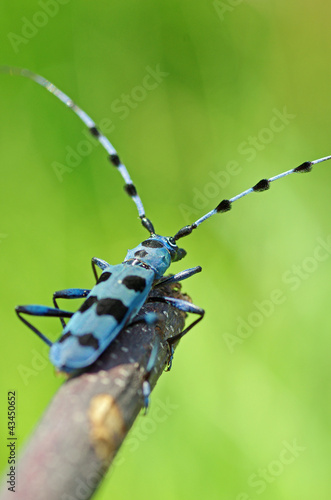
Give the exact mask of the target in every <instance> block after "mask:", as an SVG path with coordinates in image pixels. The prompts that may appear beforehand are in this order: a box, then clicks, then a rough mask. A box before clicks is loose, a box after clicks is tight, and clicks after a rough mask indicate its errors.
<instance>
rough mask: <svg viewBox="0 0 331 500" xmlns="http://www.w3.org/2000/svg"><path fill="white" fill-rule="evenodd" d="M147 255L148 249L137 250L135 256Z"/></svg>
mask: <svg viewBox="0 0 331 500" xmlns="http://www.w3.org/2000/svg"><path fill="white" fill-rule="evenodd" d="M146 255H148V252H146V250H137V252H135V253H134V256H135V257H146Z"/></svg>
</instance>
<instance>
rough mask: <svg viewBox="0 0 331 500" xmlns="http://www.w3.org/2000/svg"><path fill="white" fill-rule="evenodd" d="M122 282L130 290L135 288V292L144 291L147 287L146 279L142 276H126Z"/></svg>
mask: <svg viewBox="0 0 331 500" xmlns="http://www.w3.org/2000/svg"><path fill="white" fill-rule="evenodd" d="M122 284H123V285H124V286H126V288H128V289H129V290H134V291H135V292H143V291H144V290H145V288H146V280H145V278H141V277H140V276H134V275H130V276H126V277H125V278H124V280H123V281H122Z"/></svg>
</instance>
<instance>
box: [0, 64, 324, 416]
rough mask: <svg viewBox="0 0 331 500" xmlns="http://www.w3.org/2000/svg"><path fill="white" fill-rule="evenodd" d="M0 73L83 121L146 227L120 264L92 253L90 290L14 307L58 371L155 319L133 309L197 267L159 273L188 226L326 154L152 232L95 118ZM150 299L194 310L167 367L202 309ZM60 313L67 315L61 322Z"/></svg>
mask: <svg viewBox="0 0 331 500" xmlns="http://www.w3.org/2000/svg"><path fill="white" fill-rule="evenodd" d="M0 73H7V74H14V75H20V76H24V77H26V78H29V79H31V80H33V81H34V82H36V83H38V84H39V85H41V86H43V87H44V88H45V89H46V90H48V91H49V92H51V93H52V94H54V95H55V96H56V97H57V98H58V99H60V101H62V102H63V103H64V104H65V105H66V106H68V107H69V108H71V109H72V110H73V111H74V113H76V115H78V117H79V118H80V119H81V120H82V121H83V122H84V123H85V125H86V126H87V127H88V129H89V131H90V133H91V134H92V135H93V136H94V137H96V138H97V139H98V141H99V142H100V143H101V145H102V146H103V147H104V149H105V150H106V151H107V153H108V158H109V160H110V162H111V164H112V165H113V166H114V167H115V168H116V169H117V170H118V171H119V173H120V174H121V175H122V177H123V179H124V182H125V186H124V189H125V191H126V192H127V194H128V195H129V196H130V197H131V198H132V199H133V201H134V203H135V204H136V207H137V209H138V214H139V217H140V220H141V223H142V225H143V227H144V228H145V229H147V230H148V231H149V233H150V236H149V237H148V238H147V239H146V240H144V241H143V242H142V243H140V244H139V245H138V246H137V247H136V248H133V249H132V250H129V251H128V253H127V255H126V257H125V259H124V261H123V262H122V263H121V264H118V265H110V264H108V263H107V262H106V261H104V260H102V259H98V258H96V257H93V258H92V267H93V272H94V275H95V277H96V280H97V283H96V285H95V286H94V287H93V288H92V289H91V290H87V289H85V288H83V289H82V288H69V289H66V290H60V291H58V292H55V293H54V295H53V302H54V306H55V307H47V306H41V305H26V306H18V307H16V312H17V314H18V316H19V318H20V319H21V320H22V321H23V323H25V324H26V325H27V326H28V327H29V328H30V329H31V330H33V331H34V332H35V333H36V334H37V335H38V336H39V337H40V338H41V339H42V340H43V341H44V342H45V343H46V344H47V345H49V346H50V353H49V356H50V360H51V362H52V363H53V365H55V367H56V368H58V369H59V370H60V371H64V372H67V373H71V372H74V371H76V370H80V369H84V368H85V367H87V366H89V365H91V364H92V363H93V362H94V361H95V360H96V359H98V357H99V356H100V355H101V353H102V352H103V351H104V350H105V349H106V348H107V347H108V346H109V345H110V344H111V342H112V341H113V340H114V339H115V337H116V336H117V335H118V334H119V332H120V331H121V330H122V329H123V328H124V327H125V326H128V325H130V324H132V323H134V322H137V321H143V322H146V323H148V324H151V323H153V322H155V321H157V319H158V317H157V315H156V314H155V313H147V314H145V315H144V316H139V315H138V314H139V311H140V310H141V308H142V306H143V305H144V303H145V302H146V300H147V296H148V294H149V292H150V291H151V289H152V288H153V287H157V286H159V285H160V284H164V283H176V282H179V281H182V280H185V279H186V278H189V277H190V276H193V275H194V274H196V273H198V272H200V271H201V267H200V266H197V267H194V268H191V269H186V270H185V271H181V272H179V273H177V274H175V275H172V276H168V277H164V274H165V272H166V271H167V270H168V268H169V266H170V264H171V262H176V261H179V260H181V259H182V258H183V257H185V255H186V251H185V250H184V249H183V248H179V247H178V245H177V241H178V240H179V239H180V238H183V237H184V236H188V235H189V234H191V232H192V231H193V230H194V229H196V228H197V227H198V226H199V225H200V224H201V223H202V222H204V221H205V220H206V219H208V218H209V217H211V216H212V215H214V214H217V213H223V212H227V211H229V210H230V209H231V205H232V204H233V203H234V202H235V201H237V200H238V199H240V198H242V197H244V196H246V195H248V194H250V193H253V192H259V191H265V190H267V189H269V187H270V183H271V182H273V181H276V180H278V179H280V178H282V177H285V176H287V175H290V174H292V173H297V172H309V171H310V170H311V169H312V166H313V165H315V164H316V163H320V162H323V161H325V160H329V159H331V156H326V157H324V158H319V159H317V160H314V161H307V162H304V163H302V164H301V165H299V166H298V167H296V168H293V169H291V170H288V171H286V172H283V173H281V174H279V175H276V176H274V177H271V178H270V179H262V180H261V181H259V182H258V183H257V184H255V185H254V186H253V187H251V188H249V189H247V190H246V191H243V192H242V193H240V194H238V195H237V196H234V197H233V198H230V199H226V200H223V201H221V202H220V203H219V204H218V205H217V207H216V208H214V209H213V210H211V211H210V212H208V213H207V214H205V215H203V216H202V217H201V218H199V219H198V220H197V221H195V222H193V224H190V225H187V226H184V227H183V228H181V229H180V230H179V231H178V232H177V233H176V234H175V235H174V236H171V237H168V236H161V235H159V234H156V233H155V230H154V226H153V224H152V222H151V221H150V219H148V218H147V217H146V215H145V210H144V207H143V204H142V201H141V199H140V197H139V195H138V193H137V190H136V188H135V186H134V184H133V182H132V180H131V177H130V175H129V173H128V171H127V169H126V167H125V166H124V164H123V163H122V162H121V160H120V158H119V156H118V154H117V152H116V150H115V149H114V147H113V146H112V144H111V143H110V142H109V140H108V139H107V138H106V137H105V136H104V135H103V134H102V133H101V132H100V131H99V129H98V128H97V126H96V124H95V122H94V121H93V120H92V119H91V118H90V117H89V116H88V115H87V114H86V113H85V112H84V111H83V110H82V109H81V108H79V107H78V106H77V105H76V104H75V103H74V102H73V101H72V100H71V99H70V98H69V97H68V96H67V95H66V94H64V93H63V92H62V91H61V90H59V89H58V88H57V87H55V85H53V84H52V83H51V82H49V81H48V80H46V79H45V78H43V77H42V76H40V75H37V74H35V73H32V72H31V71H29V70H26V69H20V68H13V67H7V66H5V67H0ZM96 266H97V267H99V268H100V269H101V271H102V273H101V275H100V277H99V278H98V277H97V273H96ZM60 298H61V299H78V298H85V299H86V300H85V301H84V302H83V304H82V305H81V307H80V308H79V309H78V311H77V312H75V313H73V312H70V311H66V310H63V309H60V308H59V306H58V304H57V300H58V299H60ZM152 300H158V301H161V302H165V303H167V304H171V305H172V306H173V307H175V308H177V309H179V310H181V311H184V312H186V313H194V314H197V315H198V316H199V317H198V318H197V319H196V320H195V321H193V322H192V323H191V324H190V325H189V326H188V327H186V328H185V329H184V330H183V331H182V332H180V333H178V334H177V335H174V336H173V337H170V338H168V339H167V341H168V345H169V348H170V353H169V361H168V369H170V367H171V362H172V356H173V345H174V344H175V343H176V342H177V341H178V340H179V339H181V338H182V337H183V336H184V335H185V334H186V333H187V332H188V331H189V330H191V328H192V327H193V326H194V325H196V324H197V323H198V322H199V321H201V319H202V318H203V316H204V310H203V309H202V308H200V307H198V306H196V305H194V304H191V303H190V302H188V301H185V300H180V299H176V298H172V297H158V298H153V299H152ZM22 314H24V315H31V316H52V317H59V318H60V321H61V324H62V326H63V331H62V334H61V336H60V338H59V339H58V340H57V341H56V342H51V341H50V340H49V339H48V338H47V337H46V336H45V335H44V334H43V333H41V332H40V331H39V330H38V329H37V328H36V327H35V326H33V325H32V324H31V323H30V322H29V321H27V320H26V319H25V318H24V317H23V316H22ZM64 318H70V319H69V321H68V323H67V324H66V323H65V321H64ZM155 358H156V350H155V349H153V350H152V352H151V355H150V358H149V361H148V363H147V367H146V373H147V375H148V374H149V373H150V372H151V370H152V369H153V366H154V363H155ZM149 393H150V387H149V382H148V376H147V377H146V380H145V382H144V385H143V395H144V403H145V407H147V405H148V396H149Z"/></svg>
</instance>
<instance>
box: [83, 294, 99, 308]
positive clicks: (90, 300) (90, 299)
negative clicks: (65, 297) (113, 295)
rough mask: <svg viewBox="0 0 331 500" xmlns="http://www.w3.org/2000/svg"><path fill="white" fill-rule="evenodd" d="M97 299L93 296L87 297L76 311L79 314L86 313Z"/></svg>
mask: <svg viewBox="0 0 331 500" xmlns="http://www.w3.org/2000/svg"><path fill="white" fill-rule="evenodd" d="M97 300H98V299H97V297H96V296H95V295H91V296H90V297H88V298H87V299H86V300H85V302H84V303H83V304H82V305H81V306H80V308H79V309H78V310H79V311H80V312H84V311H87V310H88V309H89V308H90V307H92V306H93V304H94V302H96V301H97Z"/></svg>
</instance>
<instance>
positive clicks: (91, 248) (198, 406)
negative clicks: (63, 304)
mask: <svg viewBox="0 0 331 500" xmlns="http://www.w3.org/2000/svg"><path fill="white" fill-rule="evenodd" d="M43 5H44V6H43ZM53 8H55V10H58V12H57V13H56V14H55V15H54V14H52V16H51V14H48V15H46V22H44V21H45V15H43V14H40V12H45V4H43V3H42V2H41V1H39V2H35V1H30V2H29V4H28V5H27V2H24V1H22V0H17V1H16V2H15V3H9V2H3V3H2V4H1V7H0V14H1V15H0V26H1V58H0V63H1V64H7V65H15V66H22V67H27V68H29V69H31V70H33V71H36V72H38V73H40V74H42V75H44V76H45V77H46V78H48V79H50V80H51V81H53V82H54V83H55V84H56V85H58V86H59V87H60V88H61V89H62V90H64V91H65V92H66V93H68V94H69V95H70V96H71V97H72V98H73V99H74V100H76V101H77V103H78V104H80V105H81V106H82V107H83V109H85V110H86V111H87V112H88V113H90V114H91V115H92V116H93V117H94V119H95V120H96V121H97V123H99V122H100V121H101V120H103V119H108V120H111V121H112V124H113V131H112V133H111V134H110V138H111V140H112V142H113V144H114V145H115V147H116V148H117V150H118V151H119V153H120V155H121V157H122V158H123V160H124V162H125V164H126V165H127V166H128V168H129V171H130V173H131V175H132V177H133V179H134V182H135V184H136V185H137V187H138V190H139V192H140V195H141V197H142V199H143V202H144V204H145V208H146V212H147V215H148V216H149V217H151V218H152V220H153V222H154V224H155V226H156V229H157V231H158V232H160V233H162V234H174V232H176V231H177V230H178V229H179V228H180V227H182V226H183V225H185V224H187V223H189V222H191V221H193V220H194V219H195V218H197V217H199V216H200V215H202V214H203V213H205V212H206V211H208V210H210V209H212V208H213V207H214V206H216V204H218V202H219V201H220V200H221V199H223V198H228V197H231V196H234V195H235V194H237V193H238V192H240V191H242V190H243V189H246V188H248V187H250V186H251V185H252V184H255V182H257V181H258V180H259V179H260V178H263V177H270V176H272V175H275V174H277V173H279V172H281V171H283V170H287V169H289V168H292V167H294V166H296V165H298V164H299V163H301V162H303V161H305V160H309V159H315V158H318V157H320V156H325V155H327V154H331V141H330V118H329V117H330V111H331V101H330V79H331V66H330V49H331V38H330V29H329V19H330V14H331V6H330V5H329V4H327V3H326V2H323V1H321V0H317V1H316V2H314V3H313V2H308V1H303V2H302V1H301V2H299V1H298V0H292V1H290V2H288V1H284V0H281V1H279V2H272V3H271V2H268V3H267V2H262V1H259V0H251V1H242V2H240V1H238V0H236V1H234V0H231V1H230V0H226V1H225V2H221V1H219V2H212V1H210V2H198V1H197V0H190V1H188V0H186V1H185V0H177V1H175V0H168V1H167V2H160V3H158V2H157V3H156V2H153V1H151V0H142V1H140V2H136V1H134V0H126V1H125V2H123V1H119V0H113V1H112V2H103V3H102V2H93V3H92V2H88V1H86V0H84V1H80V2H78V1H77V0H71V1H68V2H66V3H65V2H62V3H61V4H60V3H55V7H53ZM43 20H44V21H43ZM29 23H33V24H34V25H35V23H37V24H45V25H44V26H40V27H38V28H33V26H32V27H31V25H30V27H29V28H28V27H27V26H28V24H29ZM22 30H23V32H22ZM10 33H11V35H10ZM13 34H14V35H13ZM17 36H20V37H22V38H18V37H17ZM157 67H159V68H160V70H161V71H162V72H163V73H165V74H167V75H163V77H162V81H160V82H159V83H158V84H157V85H155V88H154V89H150V90H148V91H146V90H144V89H143V90H142V89H141V86H142V85H143V83H144V82H146V79H144V78H145V77H146V75H147V73H148V71H150V70H149V69H148V68H152V69H155V68H157ZM160 79H161V78H160ZM0 89H1V99H0V101H1V122H0V126H1V132H0V141H1V147H0V151H1V173H2V175H1V196H0V203H1V205H2V206H1V214H2V217H1V223H0V233H1V240H0V241H1V242H0V253H1V258H2V264H1V300H0V308H1V332H2V339H1V368H0V370H1V372H0V376H1V398H0V411H1V414H0V415H1V416H0V419H1V420H0V421H1V434H2V435H4V434H5V433H6V411H7V410H6V400H7V391H8V390H15V391H17V395H18V396H17V405H18V408H17V426H18V433H19V443H20V446H22V445H23V443H24V441H25V440H26V439H27V438H28V436H29V435H30V433H31V432H32V430H33V428H34V426H35V425H36V423H37V422H38V420H39V418H40V416H41V415H42V414H43V411H44V409H45V408H46V406H47V404H48V403H49V401H50V400H51V398H52V396H53V394H54V393H55V392H56V390H57V388H58V387H59V385H60V384H61V383H62V381H61V380H60V379H59V378H56V377H55V375H54V369H53V367H52V366H51V364H50V363H49V362H47V359H46V355H47V349H45V348H44V346H43V345H42V344H41V342H40V341H39V339H38V338H36V337H35V336H34V335H33V333H32V332H29V331H28V330H27V329H26V328H25V327H24V325H22V324H21V323H20V322H19V321H18V319H17V318H16V315H15V313H14V306H15V305H17V304H27V303H37V304H38V303H40V304H48V305H51V297H52V293H53V291H55V290H59V289H63V288H66V287H72V286H73V287H90V286H91V285H92V283H93V276H92V272H91V268H90V259H91V257H92V256H94V255H95V256H98V257H100V258H103V259H106V260H108V261H109V262H111V263H119V262H121V260H122V259H123V257H124V256H125V252H126V249H127V248H132V247H134V246H136V245H137V244H138V243H139V242H140V241H141V240H142V238H144V237H145V236H146V232H145V231H144V230H143V229H142V228H141V226H140V224H139V222H138V221H137V216H136V209H135V206H134V204H133V203H132V202H131V201H130V200H129V199H128V197H127V196H126V195H125V194H124V193H123V187H122V185H123V182H122V179H121V178H120V176H119V175H117V174H116V172H115V171H114V170H112V169H111V168H110V167H109V163H107V161H106V159H105V153H104V151H103V150H102V148H101V147H94V146H90V147H89V146H88V145H87V146H86V136H85V135H84V130H85V129H84V127H83V125H82V124H81V123H80V122H79V120H78V119H77V117H75V116H74V115H73V114H72V113H71V112H70V111H68V110H66V109H65V108H64V106H63V105H61V103H59V102H58V101H57V100H56V99H55V98H53V97H52V96H51V95H49V94H48V93H47V92H45V91H44V90H43V89H42V88H40V87H39V86H37V85H35V84H33V83H32V82H30V81H27V80H25V79H22V78H18V77H9V76H7V75H1V81H0ZM137 89H138V90H137ZM125 95H129V96H130V101H129V102H130V104H123V99H126V97H125ZM123 96H124V97H123ZM120 106H122V109H121V108H120ZM284 108H286V110H287V113H288V114H290V115H291V117H290V118H288V119H286V120H284V123H283V124H282V123H281V121H280V120H279V119H278V121H277V120H276V118H274V117H275V116H276V115H277V113H283V110H284ZM120 109H121V111H120ZM124 109H125V111H124ZM275 110H276V111H275ZM276 129H277V130H276ZM250 137H257V143H256V146H254V147H253V149H251V150H250V153H248V152H247V151H246V149H247V141H248V140H250V139H249V138H250ZM253 140H254V139H253ZM84 145H85V147H87V150H90V151H88V153H86V154H85V153H84V154H80V156H79V158H78V160H77V165H76V166H75V167H74V168H72V171H71V172H66V173H64V174H63V176H62V181H60V179H59V178H58V176H57V175H56V173H55V171H54V162H58V163H61V164H65V163H66V154H67V153H68V148H70V147H71V148H73V149H74V150H77V149H79V150H82V148H83V149H84ZM84 151H85V150H84ZM229 164H230V165H232V166H233V165H234V166H235V167H234V170H231V171H230V170H229ZM230 168H231V167H230ZM226 172H228V173H227V174H226ZM229 172H230V173H229ZM215 176H216V177H215ZM215 178H218V179H219V183H217V181H216V180H215ZM330 179H331V164H330V163H329V164H328V163H323V164H321V165H319V166H316V168H315V169H314V170H313V172H312V173H311V174H310V175H307V176H306V175H296V176H294V175H293V176H291V177H289V178H287V179H286V180H284V181H282V182H279V183H278V184H275V185H272V189H271V191H270V192H269V193H264V194H260V195H252V196H251V197H249V198H246V199H244V200H242V201H240V202H238V203H237V204H236V206H235V207H234V210H233V212H231V213H229V214H226V215H220V216H217V217H214V218H213V219H211V220H209V221H208V222H205V223H204V224H203V225H202V226H201V227H200V228H199V229H198V230H197V231H195V233H194V234H192V235H191V236H190V237H189V238H185V239H184V240H182V242H183V244H184V245H185V248H186V250H187V252H188V255H187V257H186V259H185V260H184V261H182V262H180V263H178V264H175V265H174V266H173V268H172V271H173V272H177V271H180V270H181V269H183V268H184V267H185V268H186V267H192V266H195V265H201V266H202V268H203V273H202V274H200V275H198V276H195V277H193V278H192V279H190V280H188V281H187V282H185V283H184V285H183V289H184V291H186V292H187V293H189V294H190V295H191V296H192V298H193V300H194V302H195V303H196V304H198V305H200V306H202V307H204V308H205V309H206V316H205V319H204V321H203V322H202V323H201V324H199V326H197V327H196V328H194V330H193V331H192V332H190V334H189V335H188V336H187V337H186V338H185V339H183V341H182V343H181V345H180V347H179V349H178V351H177V353H176V356H175V360H174V366H173V369H172V371H171V372H170V374H165V375H164V376H163V377H162V378H161V379H160V381H159V383H158V385H157V387H156V389H155V391H154V392H153V394H152V401H151V411H150V413H149V415H148V416H147V417H145V418H143V417H139V419H138V421H137V422H136V426H135V427H134V428H133V429H132V434H131V441H128V443H127V445H126V446H124V447H123V449H122V450H121V452H120V454H119V456H118V461H117V464H116V465H115V466H114V467H113V469H112V471H111V472H110V473H109V474H108V477H107V478H106V480H105V481H104V483H103V485H102V486H101V488H100V490H99V492H98V495H97V496H96V498H97V499H98V500H102V499H107V498H121V499H128V498H133V497H134V498H136V499H145V498H146V497H150V496H153V497H157V498H158V499H159V500H161V499H167V500H168V499H169V498H171V499H174V500H175V499H177V498H178V499H181V500H182V499H190V500H194V499H200V498H202V496H203V497H204V498H209V499H219V498H221V499H233V500H246V499H254V498H256V497H261V498H267V499H271V500H274V499H277V500H278V499H284V498H291V499H297V498H298V499H299V498H300V499H301V500H306V499H307V500H308V499H311V498H319V499H323V500H324V499H329V498H330V486H331V479H330V466H331V431H330V418H331V405H330V389H331V387H330V370H331V369H330V362H329V359H330V349H331V339H330V323H331V320H330V315H329V295H330V280H329V276H330V272H331V258H330V253H331V248H329V247H330V243H329V242H328V239H329V237H330V234H331V216H330V211H329V200H330V195H331V186H330ZM221 181H223V184H222V186H221V185H220V182H221ZM321 242H324V245H326V246H327V247H328V249H327V250H323V243H322V244H321ZM325 242H326V243H325ZM294 266H298V267H294ZM298 273H299V274H298ZM294 275H296V278H295V279H294V278H293V277H294ZM270 298H272V299H273V300H274V304H272V303H271V302H270ZM276 302H277V303H276ZM261 309H262V310H263V312H262V313H261ZM259 311H260V312H259ZM57 323H58V322H57V321H55V320H52V319H40V321H36V324H38V326H39V327H40V328H41V329H42V330H43V331H44V332H45V333H47V334H48V335H50V336H51V337H52V338H56V336H57V335H58V334H59V328H58V326H59V325H58V324H57ZM243 324H245V325H246V326H242V325H243ZM247 324H251V325H254V326H247ZM240 325H241V327H240ZM240 335H241V337H240ZM244 337H245V338H244ZM133 443H134V445H133ZM293 443H294V447H295V446H297V447H296V448H294V449H293ZM295 443H297V444H296V445H295ZM291 447H292V448H291ZM0 455H1V470H5V467H6V455H7V453H6V448H5V445H4V443H2V445H1V446H0Z"/></svg>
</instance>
